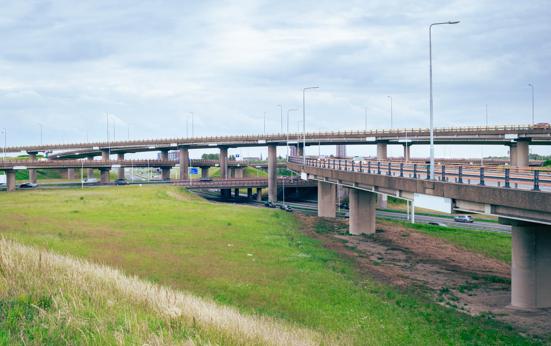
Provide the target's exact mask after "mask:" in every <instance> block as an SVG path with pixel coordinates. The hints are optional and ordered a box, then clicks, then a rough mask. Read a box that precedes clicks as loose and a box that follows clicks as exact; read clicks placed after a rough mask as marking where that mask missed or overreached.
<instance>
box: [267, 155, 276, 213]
mask: <svg viewBox="0 0 551 346" xmlns="http://www.w3.org/2000/svg"><path fill="white" fill-rule="evenodd" d="M268 201H270V202H274V203H275V202H277V146H275V145H269V146H268Z"/></svg>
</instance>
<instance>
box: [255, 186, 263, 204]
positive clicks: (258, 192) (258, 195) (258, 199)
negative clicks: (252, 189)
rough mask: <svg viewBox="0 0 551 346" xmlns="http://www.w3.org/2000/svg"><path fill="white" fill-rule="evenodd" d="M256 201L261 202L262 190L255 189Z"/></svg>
mask: <svg viewBox="0 0 551 346" xmlns="http://www.w3.org/2000/svg"><path fill="white" fill-rule="evenodd" d="M256 200H257V201H259V202H262V188H260V187H257V188H256Z"/></svg>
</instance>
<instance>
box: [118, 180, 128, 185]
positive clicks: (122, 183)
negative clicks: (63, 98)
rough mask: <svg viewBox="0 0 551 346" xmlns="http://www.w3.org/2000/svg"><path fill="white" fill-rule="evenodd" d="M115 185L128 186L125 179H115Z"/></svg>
mask: <svg viewBox="0 0 551 346" xmlns="http://www.w3.org/2000/svg"><path fill="white" fill-rule="evenodd" d="M115 185H128V180H126V179H117V180H115Z"/></svg>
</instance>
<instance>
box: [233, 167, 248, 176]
mask: <svg viewBox="0 0 551 346" xmlns="http://www.w3.org/2000/svg"><path fill="white" fill-rule="evenodd" d="M244 170H245V169H244V168H243V167H235V168H234V169H233V176H234V178H236V179H243V177H244Z"/></svg>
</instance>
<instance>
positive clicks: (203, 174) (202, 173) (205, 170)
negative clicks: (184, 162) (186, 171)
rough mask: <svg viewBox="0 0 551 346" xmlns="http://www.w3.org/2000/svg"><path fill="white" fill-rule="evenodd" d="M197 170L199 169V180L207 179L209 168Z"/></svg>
mask: <svg viewBox="0 0 551 346" xmlns="http://www.w3.org/2000/svg"><path fill="white" fill-rule="evenodd" d="M199 168H201V179H208V177H209V167H199Z"/></svg>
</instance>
